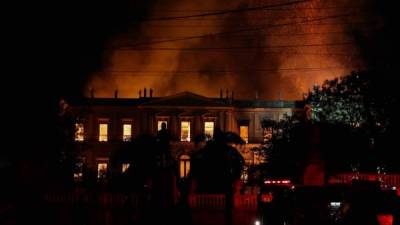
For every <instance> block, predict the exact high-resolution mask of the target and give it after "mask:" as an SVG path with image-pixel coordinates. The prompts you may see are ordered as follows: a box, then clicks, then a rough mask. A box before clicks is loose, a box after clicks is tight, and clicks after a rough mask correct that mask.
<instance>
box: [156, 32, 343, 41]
mask: <svg viewBox="0 0 400 225" xmlns="http://www.w3.org/2000/svg"><path fill="white" fill-rule="evenodd" d="M343 34H348V32H346V31H326V32H303V33H296V32H291V33H289V32H285V33H270V34H268V37H286V36H290V37H293V36H307V35H313V36H314V35H343ZM252 35H253V34H249V33H244V34H232V35H231V37H238V38H240V37H243V38H246V37H249V36H252ZM183 37H185V36H171V37H167V38H168V39H172V38H183ZM150 39H151V40H160V39H161V40H163V39H166V37H164V38H160V37H150ZM237 40H238V39H237Z"/></svg>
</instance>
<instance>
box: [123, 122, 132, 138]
mask: <svg viewBox="0 0 400 225" xmlns="http://www.w3.org/2000/svg"><path fill="white" fill-rule="evenodd" d="M131 138H132V124H123V125H122V140H123V141H130V140H131Z"/></svg>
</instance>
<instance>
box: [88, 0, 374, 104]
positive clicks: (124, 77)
mask: <svg viewBox="0 0 400 225" xmlns="http://www.w3.org/2000/svg"><path fill="white" fill-rule="evenodd" d="M292 1H293V0H292ZM287 2H290V1H289V0H285V1H276V0H235V1H228V0H222V1H215V0H207V1H204V0H202V1H193V0H165V1H159V2H158V3H155V4H154V5H153V6H152V8H151V15H149V18H147V19H144V20H143V21H132V24H131V27H129V29H128V30H127V31H126V32H123V33H120V34H119V35H116V36H115V37H114V38H113V39H112V40H111V41H110V43H109V44H108V46H107V51H105V54H104V64H103V70H102V71H99V72H97V73H95V74H93V75H92V76H91V79H90V82H89V83H88V85H87V90H89V89H90V88H93V89H94V90H95V92H96V96H103V97H104V96H107V97H110V96H112V94H113V92H114V90H115V89H118V90H119V93H120V96H122V97H137V95H138V94H137V93H138V91H139V89H143V88H144V87H147V88H152V89H154V93H155V95H156V96H164V95H169V94H174V93H177V92H181V91H192V92H195V93H199V94H203V95H206V96H209V97H216V96H218V95H219V90H220V89H224V90H226V89H229V90H232V91H234V92H235V97H238V98H254V97H255V93H256V92H257V93H258V96H259V97H260V98H265V99H278V98H282V99H300V98H302V94H303V93H304V92H306V91H307V90H308V89H309V88H310V87H311V86H312V85H313V84H315V83H317V84H319V83H322V82H323V81H324V80H326V79H331V78H334V77H338V76H342V75H345V74H346V73H349V72H351V71H352V70H358V69H362V68H363V67H364V64H363V60H362V59H361V57H360V56H359V49H358V48H357V43H356V41H355V40H354V38H353V32H354V31H357V32H365V33H366V34H368V32H372V31H373V29H374V27H375V26H377V25H376V20H375V18H373V17H368V16H366V15H365V11H366V9H367V8H368V4H367V1H357V0H356V1H352V0H310V1H305V2H298V3H296V4H288V5H285V3H287ZM277 4H282V5H281V6H276V7H272V5H277ZM263 6H266V7H263ZM268 6H271V7H268ZM235 9H237V11H230V12H229V13H220V12H226V11H225V10H235ZM246 9H253V10H246ZM132 13H134V12H132ZM199 14H207V15H199ZM213 14H217V15H213ZM188 15H199V16H192V17H191V16H188ZM181 16H182V17H184V18H179V17H181ZM185 16H186V17H185ZM209 34H212V35H209Z"/></svg>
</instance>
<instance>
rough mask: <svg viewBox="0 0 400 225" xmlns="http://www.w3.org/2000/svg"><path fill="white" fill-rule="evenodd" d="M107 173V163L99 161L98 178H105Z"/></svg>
mask: <svg viewBox="0 0 400 225" xmlns="http://www.w3.org/2000/svg"><path fill="white" fill-rule="evenodd" d="M106 175H107V163H105V162H101V163H97V178H98V179H104V178H106Z"/></svg>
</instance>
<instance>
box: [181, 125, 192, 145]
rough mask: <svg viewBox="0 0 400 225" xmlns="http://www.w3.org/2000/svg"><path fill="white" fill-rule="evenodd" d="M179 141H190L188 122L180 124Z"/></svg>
mask: <svg viewBox="0 0 400 225" xmlns="http://www.w3.org/2000/svg"><path fill="white" fill-rule="evenodd" d="M181 141H190V121H182V122H181Z"/></svg>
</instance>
